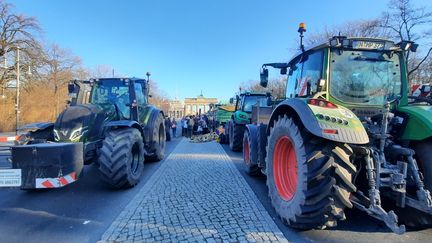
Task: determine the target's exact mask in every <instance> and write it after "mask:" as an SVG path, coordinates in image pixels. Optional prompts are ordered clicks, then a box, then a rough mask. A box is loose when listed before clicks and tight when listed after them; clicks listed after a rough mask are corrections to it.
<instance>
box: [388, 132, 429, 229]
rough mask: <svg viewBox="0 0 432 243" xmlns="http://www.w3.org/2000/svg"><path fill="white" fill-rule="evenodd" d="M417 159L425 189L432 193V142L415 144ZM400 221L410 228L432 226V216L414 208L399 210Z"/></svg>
mask: <svg viewBox="0 0 432 243" xmlns="http://www.w3.org/2000/svg"><path fill="white" fill-rule="evenodd" d="M412 148H413V149H414V151H415V159H416V160H417V163H418V166H419V168H420V170H421V172H422V174H423V177H424V183H425V189H428V190H429V192H432V156H431V154H430V153H431V151H432V141H431V140H426V141H420V142H416V143H414V145H413V146H412ZM396 213H397V214H398V216H399V221H400V222H401V223H403V224H405V225H406V226H408V227H410V228H415V229H424V228H429V227H431V226H432V216H431V215H429V214H427V213H425V212H421V211H419V210H417V209H414V208H397V209H396Z"/></svg>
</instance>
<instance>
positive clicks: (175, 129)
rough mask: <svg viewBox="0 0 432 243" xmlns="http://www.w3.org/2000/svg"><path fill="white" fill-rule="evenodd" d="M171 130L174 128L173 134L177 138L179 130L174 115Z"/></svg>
mask: <svg viewBox="0 0 432 243" xmlns="http://www.w3.org/2000/svg"><path fill="white" fill-rule="evenodd" d="M171 130H172V136H173V138H175V137H176V132H177V121H176V119H175V118H174V117H173V118H172V121H171Z"/></svg>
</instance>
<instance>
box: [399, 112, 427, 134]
mask: <svg viewBox="0 0 432 243" xmlns="http://www.w3.org/2000/svg"><path fill="white" fill-rule="evenodd" d="M397 110H398V111H399V112H401V113H405V114H407V115H408V117H409V118H408V123H407V124H406V128H405V130H404V132H403V133H402V137H401V139H404V140H423V139H427V138H430V137H432V106H425V105H410V106H399V107H398V108H397Z"/></svg>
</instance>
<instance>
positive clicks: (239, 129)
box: [225, 92, 271, 151]
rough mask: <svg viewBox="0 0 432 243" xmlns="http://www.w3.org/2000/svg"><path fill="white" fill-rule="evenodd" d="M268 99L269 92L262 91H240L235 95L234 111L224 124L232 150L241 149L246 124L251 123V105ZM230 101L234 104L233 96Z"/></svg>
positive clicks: (263, 103) (262, 104) (263, 102)
mask: <svg viewBox="0 0 432 243" xmlns="http://www.w3.org/2000/svg"><path fill="white" fill-rule="evenodd" d="M268 99H271V97H270V93H264V92H242V93H241V94H240V95H237V96H236V99H235V109H234V113H233V114H232V115H231V119H230V120H229V121H228V122H227V123H226V125H225V129H226V134H228V140H229V147H230V149H231V150H232V151H242V148H243V134H244V131H245V128H246V125H247V124H250V123H251V114H252V107H253V106H254V105H256V104H260V105H261V106H264V105H266V104H267V101H268ZM230 103H231V104H234V98H231V99H230Z"/></svg>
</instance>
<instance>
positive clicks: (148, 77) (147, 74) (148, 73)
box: [146, 72, 151, 83]
mask: <svg viewBox="0 0 432 243" xmlns="http://www.w3.org/2000/svg"><path fill="white" fill-rule="evenodd" d="M150 75H151V73H150V72H147V73H146V76H147V83H148V82H150Z"/></svg>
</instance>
